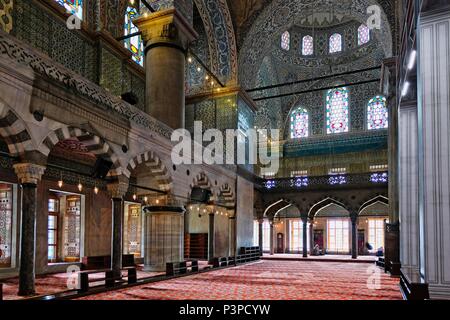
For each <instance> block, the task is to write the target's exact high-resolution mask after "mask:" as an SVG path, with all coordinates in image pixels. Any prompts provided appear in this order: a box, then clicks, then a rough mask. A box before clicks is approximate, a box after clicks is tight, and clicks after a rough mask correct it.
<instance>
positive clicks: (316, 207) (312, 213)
mask: <svg viewBox="0 0 450 320" xmlns="http://www.w3.org/2000/svg"><path fill="white" fill-rule="evenodd" d="M330 204H335V205H337V206H339V207H342V208H344V209H345V210H347V211H348V212H349V213H350V210H349V207H348V206H347V205H346V204H345V203H344V202H343V201H341V200H337V199H334V198H331V197H327V198H325V199H322V200H320V201H319V202H317V203H315V204H314V205H312V206H311V208H310V209H309V212H308V217H309V218H314V216H315V215H316V214H317V212H318V211H319V210H321V209H323V208H325V207H326V206H328V205H330Z"/></svg>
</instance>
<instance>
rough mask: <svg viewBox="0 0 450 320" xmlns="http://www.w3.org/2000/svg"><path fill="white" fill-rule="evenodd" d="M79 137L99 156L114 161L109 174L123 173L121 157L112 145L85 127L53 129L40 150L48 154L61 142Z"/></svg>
mask: <svg viewBox="0 0 450 320" xmlns="http://www.w3.org/2000/svg"><path fill="white" fill-rule="evenodd" d="M71 138H77V139H78V140H79V141H80V142H82V143H83V144H84V145H85V146H86V147H87V149H88V150H89V151H90V152H92V153H93V154H95V155H96V156H97V157H101V158H104V159H107V160H109V161H111V162H112V164H113V165H112V168H111V170H110V171H109V173H108V175H109V176H118V175H120V174H121V172H120V171H121V170H120V169H121V166H120V163H119V158H118V157H117V156H116V155H115V154H114V151H113V150H112V148H111V146H110V145H109V144H108V143H107V142H106V141H105V140H104V139H103V138H101V137H99V136H98V135H96V134H93V133H91V132H88V131H86V130H84V129H81V128H77V127H73V126H63V127H61V128H58V129H56V130H53V131H51V132H50V133H49V134H48V135H47V136H46V137H45V138H44V140H43V141H42V143H41V144H40V146H39V148H38V150H39V151H40V152H41V153H42V154H44V155H45V156H48V155H49V154H50V152H51V151H52V149H53V148H54V147H55V146H56V145H57V144H58V143H59V142H62V141H64V140H67V139H71Z"/></svg>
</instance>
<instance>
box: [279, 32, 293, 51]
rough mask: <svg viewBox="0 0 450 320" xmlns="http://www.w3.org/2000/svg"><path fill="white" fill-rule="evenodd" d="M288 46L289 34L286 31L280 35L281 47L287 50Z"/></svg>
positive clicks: (289, 44)
mask: <svg viewBox="0 0 450 320" xmlns="http://www.w3.org/2000/svg"><path fill="white" fill-rule="evenodd" d="M290 46H291V35H290V34H289V31H286V32H284V33H283V34H282V35H281V49H283V50H286V51H289V48H290Z"/></svg>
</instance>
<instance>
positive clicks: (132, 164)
mask: <svg viewBox="0 0 450 320" xmlns="http://www.w3.org/2000/svg"><path fill="white" fill-rule="evenodd" d="M142 163H145V164H146V165H147V168H148V169H149V171H150V172H151V173H152V174H153V176H154V177H155V179H156V181H157V183H158V186H159V188H160V189H161V190H162V191H168V192H169V191H170V190H172V186H173V182H172V177H171V176H170V173H169V170H168V169H167V167H166V166H165V165H164V163H163V162H162V161H161V159H160V158H159V156H158V155H157V154H156V153H154V152H153V151H146V152H143V153H141V154H139V155H137V156H135V157H133V158H132V159H131V160H130V161H129V162H128V165H127V168H126V169H125V170H124V171H123V174H124V175H125V176H126V177H127V178H130V177H131V174H132V172H133V171H134V170H135V169H136V168H137V167H138V166H139V165H140V164H142Z"/></svg>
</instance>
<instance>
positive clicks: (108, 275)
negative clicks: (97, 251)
mask: <svg viewBox="0 0 450 320" xmlns="http://www.w3.org/2000/svg"><path fill="white" fill-rule="evenodd" d="M82 268H83V271H80V273H79V274H78V283H79V288H80V289H79V291H80V292H86V291H88V290H89V283H92V282H99V281H105V286H106V287H112V286H114V283H115V282H116V281H117V280H122V279H123V278H127V282H128V284H132V283H136V282H137V271H136V266H135V263H134V255H132V254H124V255H122V269H121V271H126V272H127V274H126V275H125V276H122V275H121V276H120V277H114V273H113V271H112V269H111V256H89V257H83V258H82ZM97 273H104V277H102V278H94V279H92V278H91V279H90V278H89V275H91V274H97Z"/></svg>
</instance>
